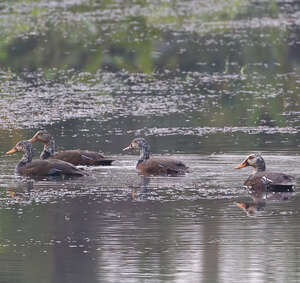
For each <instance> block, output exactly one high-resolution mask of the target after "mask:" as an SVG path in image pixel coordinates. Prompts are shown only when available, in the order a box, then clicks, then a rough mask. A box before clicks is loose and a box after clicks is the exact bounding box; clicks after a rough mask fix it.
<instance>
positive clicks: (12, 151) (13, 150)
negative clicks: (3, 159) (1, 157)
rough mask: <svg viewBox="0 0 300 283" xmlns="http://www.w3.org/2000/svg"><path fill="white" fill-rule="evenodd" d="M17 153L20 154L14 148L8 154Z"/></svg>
mask: <svg viewBox="0 0 300 283" xmlns="http://www.w3.org/2000/svg"><path fill="white" fill-rule="evenodd" d="M15 152H18V150H17V149H16V148H15V147H13V148H12V149H11V150H10V151H8V152H6V154H13V153H15Z"/></svg>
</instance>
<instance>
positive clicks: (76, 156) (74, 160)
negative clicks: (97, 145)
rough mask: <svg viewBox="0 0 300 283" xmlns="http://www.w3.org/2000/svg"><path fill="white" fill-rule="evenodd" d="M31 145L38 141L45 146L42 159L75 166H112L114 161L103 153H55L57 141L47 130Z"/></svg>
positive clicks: (75, 151)
mask: <svg viewBox="0 0 300 283" xmlns="http://www.w3.org/2000/svg"><path fill="white" fill-rule="evenodd" d="M29 141H30V142H31V143H34V142H36V141H39V142H42V143H43V144H44V150H43V151H42V153H41V155H40V159H42V160H45V159H48V158H50V159H51V158H54V159H59V160H63V161H66V162H69V163H71V164H73V165H76V166H77V165H88V166H90V165H91V166H97V165H111V163H112V162H113V161H114V160H112V159H107V158H105V157H104V156H103V155H102V154H101V153H99V152H95V151H89V150H81V149H73V150H65V151H60V152H57V153H55V140H54V138H53V137H52V136H51V135H50V134H49V133H48V132H47V131H45V130H41V131H38V132H37V133H36V134H35V135H34V136H33V137H32V138H31V139H30V140H29Z"/></svg>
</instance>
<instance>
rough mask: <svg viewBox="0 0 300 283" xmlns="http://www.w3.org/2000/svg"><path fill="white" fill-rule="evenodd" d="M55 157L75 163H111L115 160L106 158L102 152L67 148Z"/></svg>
mask: <svg viewBox="0 0 300 283" xmlns="http://www.w3.org/2000/svg"><path fill="white" fill-rule="evenodd" d="M53 158H54V159H59V160H63V161H66V162H69V163H72V164H73V165H111V163H112V162H113V161H114V160H112V159H107V158H105V157H104V156H103V155H102V154H101V153H99V152H95V151H89V150H80V149H74V150H65V151H60V152H57V153H55V154H54V156H53Z"/></svg>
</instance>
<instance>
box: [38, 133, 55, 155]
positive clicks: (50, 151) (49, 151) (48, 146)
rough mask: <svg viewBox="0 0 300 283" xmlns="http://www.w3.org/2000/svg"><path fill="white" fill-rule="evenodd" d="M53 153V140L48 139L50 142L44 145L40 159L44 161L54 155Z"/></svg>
mask: <svg viewBox="0 0 300 283" xmlns="http://www.w3.org/2000/svg"><path fill="white" fill-rule="evenodd" d="M54 152H55V140H54V138H52V137H51V138H50V141H48V142H47V143H45V144H44V150H43V151H42V153H41V155H40V159H42V160H44V159H47V158H49V157H51V156H53V155H54Z"/></svg>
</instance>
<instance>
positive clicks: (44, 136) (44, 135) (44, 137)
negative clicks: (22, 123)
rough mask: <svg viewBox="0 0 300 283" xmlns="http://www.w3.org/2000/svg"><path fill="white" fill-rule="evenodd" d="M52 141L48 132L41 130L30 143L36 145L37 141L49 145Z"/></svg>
mask: <svg viewBox="0 0 300 283" xmlns="http://www.w3.org/2000/svg"><path fill="white" fill-rule="evenodd" d="M50 140H51V136H50V134H49V133H48V132H47V131H46V130H39V131H37V132H36V133H35V135H34V136H33V137H32V138H31V139H30V140H29V142H31V143H34V142H36V141H39V142H42V143H49V141H50Z"/></svg>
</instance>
